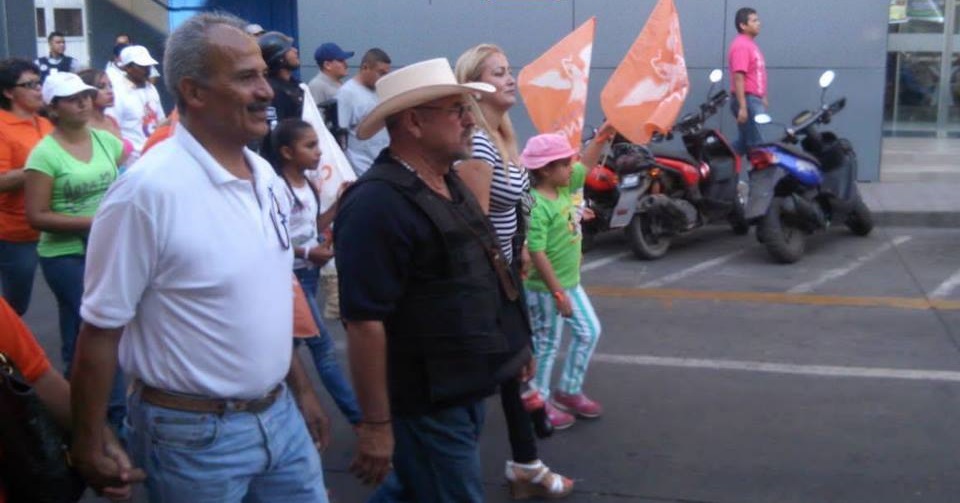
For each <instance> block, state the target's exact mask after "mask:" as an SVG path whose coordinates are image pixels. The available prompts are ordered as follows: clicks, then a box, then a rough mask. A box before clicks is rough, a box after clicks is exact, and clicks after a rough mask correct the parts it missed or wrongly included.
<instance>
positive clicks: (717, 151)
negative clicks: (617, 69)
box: [584, 70, 749, 260]
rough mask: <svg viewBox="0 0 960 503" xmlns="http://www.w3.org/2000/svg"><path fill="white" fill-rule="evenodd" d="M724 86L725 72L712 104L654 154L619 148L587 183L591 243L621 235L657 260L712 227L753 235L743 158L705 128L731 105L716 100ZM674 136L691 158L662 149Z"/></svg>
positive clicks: (623, 144) (688, 118)
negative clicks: (677, 242) (724, 224)
mask: <svg viewBox="0 0 960 503" xmlns="http://www.w3.org/2000/svg"><path fill="white" fill-rule="evenodd" d="M722 78H723V72H722V71H721V70H714V71H713V72H711V74H710V82H711V86H710V90H709V91H708V92H707V96H708V99H707V101H706V102H704V103H702V104H701V105H700V106H699V107H698V109H697V111H696V112H691V113H688V114H686V115H684V116H683V117H681V118H680V119H679V120H678V121H677V123H676V124H675V125H674V126H673V128H671V130H670V132H668V133H667V135H666V136H663V135H654V138H653V141H652V145H651V146H649V147H648V146H643V145H636V144H633V143H630V142H628V141H626V140H625V139H623V138H622V137H621V138H620V139H621V140H622V141H614V143H613V145H612V146H611V147H610V155H609V156H608V158H607V160H606V162H605V163H604V165H603V166H598V167H596V168H594V169H593V170H591V171H590V172H589V173H588V175H587V179H586V182H585V189H584V193H585V194H584V195H585V197H586V199H587V204H588V206H589V207H590V208H591V209H592V210H593V211H594V213H595V214H596V218H595V219H593V220H591V221H589V222H586V223H585V224H584V237H585V242H586V243H589V242H591V238H592V236H593V235H595V234H596V233H599V232H601V231H604V230H608V229H621V228H622V229H624V230H625V232H626V235H627V239H628V241H629V243H630V246H631V248H632V250H633V252H634V254H635V255H636V256H637V257H639V258H642V259H647V260H653V259H658V258H660V257H663V256H664V255H665V254H666V252H667V250H668V249H669V248H670V243H671V240H672V239H673V237H674V236H677V235H680V234H684V233H686V232H689V231H691V230H693V229H696V228H699V227H702V226H704V225H706V224H708V223H713V222H716V221H720V220H726V221H728V222H729V223H730V225H731V226H732V227H733V230H734V232H735V233H737V234H741V235H742V234H746V233H747V232H748V231H749V226H748V224H747V222H746V220H745V218H744V197H743V192H744V191H743V190H742V188H741V187H740V184H739V173H740V166H741V164H740V163H741V159H740V156H739V155H737V153H736V151H735V150H734V149H733V147H731V146H730V143H729V142H728V141H727V139H726V138H725V137H724V136H723V134H722V133H721V132H720V131H719V130H717V129H711V128H706V127H704V124H705V123H706V121H707V119H709V118H710V117H712V116H713V115H715V114H716V113H717V111H718V110H720V109H721V107H722V106H723V104H724V103H725V102H726V100H727V99H728V98H729V94H728V93H727V91H719V92H717V93H716V94H712V92H713V87H714V86H715V85H716V83H718V82H720V80H721V79H722ZM674 134H679V135H680V136H681V138H682V141H683V144H684V147H685V148H686V150H685V151H677V150H673V149H669V148H664V147H662V146H660V145H659V143H660V142H662V141H663V140H667V139H671V138H672V137H673V135H674Z"/></svg>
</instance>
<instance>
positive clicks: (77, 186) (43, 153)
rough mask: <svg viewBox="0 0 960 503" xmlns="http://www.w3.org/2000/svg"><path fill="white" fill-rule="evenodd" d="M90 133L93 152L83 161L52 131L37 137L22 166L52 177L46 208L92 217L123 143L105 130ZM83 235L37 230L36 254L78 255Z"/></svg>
mask: <svg viewBox="0 0 960 503" xmlns="http://www.w3.org/2000/svg"><path fill="white" fill-rule="evenodd" d="M90 134H91V141H92V143H93V145H92V148H93V156H92V157H91V158H90V162H87V163H84V162H80V161H78V160H77V159H76V158H75V157H73V156H72V155H70V153H69V152H67V151H66V150H64V149H63V147H61V146H60V144H59V143H58V142H57V140H55V139H53V136H52V135H48V136H47V137H45V138H44V139H42V140H40V143H37V146H36V147H34V149H33V151H32V152H30V157H29V158H28V159H27V164H26V169H28V170H33V171H39V172H41V173H44V174H46V175H49V176H50V177H51V178H53V191H52V193H51V194H50V210H51V211H53V212H54V213H60V214H63V215H69V216H79V217H92V216H93V214H94V213H96V211H97V207H98V206H100V200H101V199H103V195H104V194H105V193H106V192H107V188H108V187H110V184H111V183H113V181H114V180H116V179H117V163H118V162H119V161H120V156H121V155H122V154H123V143H121V142H120V140H119V139H117V137H116V136H113V134H111V133H109V132H107V131H100V130H96V129H91V130H90ZM84 239H85V236H84V235H81V234H73V233H65V232H41V233H40V243H38V244H37V255H39V256H41V257H60V256H63V255H82V254H83V253H84V242H83V241H84Z"/></svg>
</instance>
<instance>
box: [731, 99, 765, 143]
mask: <svg viewBox="0 0 960 503" xmlns="http://www.w3.org/2000/svg"><path fill="white" fill-rule="evenodd" d="M730 111H731V112H733V117H734V119H736V117H737V114H739V113H740V103H738V102H737V100H736V99H732V100H730ZM766 111H767V110H766V107H764V106H763V98H761V97H759V96H754V95H752V94H748V95H747V122H744V123H743V124H740V123H739V122H738V123H737V130H738V131H739V132H740V135H739V137H738V138H737V141H736V142H735V143H734V144H733V147H734V148H735V149H736V150H737V152H739V153H740V155H746V154H747V153H748V152H749V151H750V149H751V148H752V147H754V146H756V145H760V144H761V143H763V135H761V134H760V125H759V124H757V123H756V122H754V118H756V116H757V115H759V114H762V113H766Z"/></svg>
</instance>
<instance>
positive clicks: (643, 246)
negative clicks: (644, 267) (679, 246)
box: [626, 212, 670, 260]
mask: <svg viewBox="0 0 960 503" xmlns="http://www.w3.org/2000/svg"><path fill="white" fill-rule="evenodd" d="M658 227H659V225H657V222H656V218H655V217H653V216H651V215H650V214H649V213H645V212H644V213H637V214H636V215H634V216H633V220H631V221H630V225H628V226H627V229H626V231H627V240H628V241H629V242H630V248H632V249H633V254H634V255H636V256H637V258H641V259H644V260H656V259H658V258H660V257H663V256H664V255H666V253H667V249H668V248H670V238H668V237H664V236H660V235H658V232H657V231H658Z"/></svg>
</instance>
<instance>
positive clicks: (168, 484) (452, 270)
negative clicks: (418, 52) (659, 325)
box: [0, 12, 763, 502]
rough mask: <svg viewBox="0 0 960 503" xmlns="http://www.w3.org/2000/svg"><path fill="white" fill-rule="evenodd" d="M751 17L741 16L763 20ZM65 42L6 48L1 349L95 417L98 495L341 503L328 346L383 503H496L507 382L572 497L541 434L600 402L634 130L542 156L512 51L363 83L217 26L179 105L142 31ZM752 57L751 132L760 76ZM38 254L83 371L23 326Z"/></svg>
mask: <svg viewBox="0 0 960 503" xmlns="http://www.w3.org/2000/svg"><path fill="white" fill-rule="evenodd" d="M748 14H750V13H748ZM752 16H753V17H751V18H749V19H747V18H746V17H745V18H744V21H743V23H741V22H740V17H739V14H738V20H737V23H738V29H739V28H740V27H741V24H742V25H743V27H744V29H745V30H746V31H747V34H748V35H749V34H750V33H753V36H755V35H756V32H758V30H759V22H758V21H756V20H755V18H756V15H755V12H753V13H752ZM750 30H753V31H752V32H751V31H750ZM49 41H50V54H49V56H48V57H43V58H40V59H38V60H37V61H35V62H30V61H28V60H24V59H20V58H10V59H6V60H2V61H0V284H2V293H3V300H0V354H3V355H6V357H7V358H9V359H10V360H12V361H13V363H14V364H15V365H16V366H17V367H18V368H19V370H20V371H21V372H22V373H23V375H24V376H25V377H26V378H27V379H28V380H29V381H31V382H32V383H33V386H34V387H35V388H36V390H37V392H38V395H39V396H40V398H41V400H42V401H43V402H44V403H45V404H46V405H47V406H48V408H49V409H50V411H51V412H52V413H53V415H54V416H56V418H57V420H58V421H59V422H60V423H61V424H63V425H64V426H65V427H67V428H69V429H70V430H72V446H71V454H72V456H71V458H72V462H73V465H74V466H75V467H76V469H77V470H78V471H79V472H80V473H81V474H82V475H83V477H84V478H85V480H86V481H87V483H88V484H89V485H90V486H91V487H92V488H94V489H95V490H97V491H98V492H99V493H100V494H103V495H105V496H108V497H111V498H117V499H119V498H123V497H126V496H128V495H129V493H130V488H131V486H132V485H133V484H137V483H141V482H143V483H144V485H145V487H146V492H147V494H148V495H149V498H150V500H151V501H174V502H179V501H241V500H242V501H247V500H248V499H249V498H252V499H253V500H257V501H304V502H308V501H309V502H323V501H327V498H328V494H327V490H326V488H325V485H324V478H323V470H322V463H321V456H320V452H321V451H322V449H323V448H324V447H325V446H326V445H327V444H328V442H329V440H330V439H329V419H328V417H327V416H326V414H325V412H324V411H323V409H322V407H321V406H320V402H319V400H318V397H317V395H316V390H315V389H314V388H313V386H312V385H311V381H310V379H309V377H308V374H307V373H306V371H305V369H304V368H303V367H302V364H301V362H300V360H299V359H298V358H297V357H296V351H297V348H298V347H301V346H305V347H306V348H307V350H308V351H309V353H310V355H311V356H312V357H313V358H312V359H313V363H314V365H315V366H316V369H317V372H318V374H319V376H320V378H321V382H322V384H323V386H324V388H325V389H326V390H327V391H328V392H329V393H330V395H331V396H332V398H333V400H334V402H335V403H336V405H337V408H338V409H339V410H340V412H341V413H342V415H343V417H344V418H345V419H346V420H347V421H348V422H349V423H350V425H351V426H352V427H353V431H354V433H355V435H356V445H357V454H356V457H355V459H354V461H353V463H352V465H351V470H352V471H353V472H354V473H355V474H356V475H357V476H358V477H359V478H360V479H362V480H363V481H364V482H367V483H370V484H377V485H379V487H378V489H377V491H376V492H375V493H374V495H373V497H372V499H371V501H416V502H449V501H458V502H460V501H463V502H466V501H483V484H482V478H481V470H480V461H479V451H478V444H479V440H480V436H481V431H482V428H483V421H484V417H485V409H484V404H485V401H486V399H487V397H489V396H491V395H493V394H495V393H497V392H499V395H500V402H501V405H502V409H503V413H504V416H505V418H506V424H507V430H508V437H509V438H508V441H509V444H510V447H511V459H509V460H507V461H506V464H505V472H504V474H505V477H506V480H507V481H508V485H509V488H510V491H511V494H512V496H513V497H515V498H518V499H526V498H531V497H537V498H562V497H564V496H567V495H569V494H570V493H571V492H572V491H573V488H574V483H573V481H572V480H571V479H570V478H569V477H565V476H562V475H560V474H558V473H556V472H554V471H552V470H551V469H550V468H548V466H547V465H546V464H545V463H544V462H543V460H541V459H540V456H539V454H538V451H537V438H538V436H545V435H547V434H549V432H550V431H552V430H562V429H565V428H569V427H570V426H572V425H573V424H574V423H575V422H576V421H577V420H578V419H592V418H597V417H599V416H601V415H602V414H603V407H602V405H601V404H600V403H599V402H597V401H596V400H594V399H592V398H590V397H589V396H588V395H587V394H586V393H585V392H584V382H585V380H586V375H587V372H588V368H589V364H590V360H591V356H592V354H593V351H594V349H595V348H596V346H597V342H598V340H599V337H600V334H601V323H600V321H599V318H598V316H597V314H596V312H595V310H594V308H593V306H592V304H591V302H590V299H589V297H588V296H587V294H586V292H585V291H584V289H583V288H582V287H581V285H580V265H581V258H582V257H581V242H580V239H581V231H580V224H581V221H582V220H583V219H589V218H591V217H592V214H591V212H590V210H589V208H584V207H583V205H582V204H581V201H582V199H583V198H582V190H583V183H584V178H585V175H586V172H587V169H588V167H591V166H594V165H596V163H597V162H598V161H599V159H600V155H601V151H602V149H603V148H604V146H605V144H606V142H607V141H608V140H609V139H610V138H612V137H613V136H614V135H615V133H616V132H615V131H614V130H613V129H612V128H611V127H610V126H609V125H604V126H603V127H601V129H600V130H599V131H598V133H597V134H596V135H595V137H594V139H593V140H591V141H590V142H589V143H588V144H587V146H586V147H585V148H584V150H583V152H579V151H578V149H576V148H574V147H572V146H571V145H570V143H569V142H568V140H567V139H566V137H564V136H562V135H560V134H542V135H537V136H534V137H532V138H530V139H529V140H528V141H527V142H526V144H525V146H524V148H522V149H521V148H520V141H519V140H518V138H517V134H516V132H515V131H514V128H513V125H512V122H511V120H510V112H511V110H512V109H513V107H514V106H515V105H516V103H517V85H516V81H515V79H514V77H513V75H512V72H511V66H510V63H509V60H508V58H507V55H506V53H505V52H504V51H503V50H502V49H501V48H499V47H497V46H496V45H492V44H481V45H477V46H475V47H472V48H469V49H467V50H466V51H465V52H464V53H463V54H462V55H461V56H460V57H459V58H458V60H457V61H456V64H455V66H451V64H450V62H449V61H447V60H446V59H443V58H439V59H431V60H427V61H422V62H419V63H414V64H410V65H407V66H404V67H402V68H399V69H396V70H394V69H393V68H392V66H391V65H392V61H391V59H390V57H389V56H388V55H387V53H386V52H385V51H384V50H382V49H379V48H372V49H370V50H368V51H366V53H364V55H363V56H362V59H361V61H360V64H359V69H358V71H357V73H356V74H355V75H354V76H353V77H352V78H349V79H348V78H347V77H348V73H349V65H348V60H349V59H351V58H352V57H353V56H354V54H355V53H354V52H353V51H346V50H344V49H342V48H341V47H340V46H339V45H337V44H336V43H333V42H327V43H324V44H322V45H320V46H319V47H318V48H317V49H316V51H315V52H314V58H315V60H316V62H317V65H318V68H319V73H318V74H317V76H316V77H315V78H314V79H313V80H311V81H310V83H309V85H307V84H303V83H301V82H300V81H299V80H298V78H297V75H298V72H297V70H298V68H299V66H300V59H299V51H298V49H297V48H296V45H295V41H294V40H293V39H292V38H290V37H288V36H287V35H285V34H283V33H279V32H270V31H265V30H264V29H263V28H262V27H261V26H259V25H251V24H247V23H246V22H244V21H242V20H240V19H238V18H236V17H233V16H231V15H229V14H225V13H205V14H199V15H197V16H194V17H192V18H190V19H189V20H187V21H186V22H184V23H183V24H182V25H181V26H180V27H179V28H177V29H176V30H175V31H174V32H173V33H171V35H170V37H169V39H168V41H167V45H166V49H165V51H164V61H163V64H162V67H161V68H160V70H162V78H163V79H164V83H165V85H166V87H167V89H168V90H169V92H170V93H171V94H172V95H173V96H174V97H175V100H176V109H175V110H171V112H172V113H171V114H170V117H169V118H168V117H167V115H166V113H165V110H164V108H163V106H162V104H161V101H160V97H159V93H158V91H157V88H156V84H155V82H156V79H157V77H158V76H160V71H159V70H158V69H157V66H159V65H160V62H158V61H157V60H155V59H154V58H153V56H152V55H151V54H150V52H149V51H148V50H147V49H146V48H145V47H143V46H139V45H133V44H131V43H130V40H129V37H128V36H126V35H121V36H119V37H118V39H117V44H116V46H115V48H114V51H113V56H114V57H113V59H112V60H111V61H110V63H108V65H107V68H106V69H105V70H103V71H101V70H98V69H84V70H80V69H79V68H78V65H77V63H76V60H74V59H72V58H70V57H68V56H66V55H65V54H64V52H65V48H64V43H63V36H62V35H61V34H58V33H56V32H54V33H52V34H51V35H50V37H49ZM749 42H752V39H751V40H743V43H742V44H741V45H744V46H746V47H747V48H748V49H750V50H752V49H751V48H752V47H753V46H749ZM751 54H753V53H751ZM756 54H759V52H758V51H756ZM751 58H752V59H750V58H745V59H744V61H743V62H740V61H739V60H738V64H739V65H741V66H743V67H744V70H743V73H747V74H748V78H747V80H746V82H747V84H746V86H744V84H743V82H742V80H738V81H737V87H736V90H737V91H738V98H739V102H738V103H737V104H736V106H735V107H734V110H733V112H734V114H736V115H737V116H738V120H739V119H740V118H741V116H743V115H744V112H743V110H744V109H746V108H749V111H750V114H753V113H755V112H756V110H757V107H756V106H754V105H755V103H754V101H756V102H758V103H759V101H760V100H759V99H757V100H754V99H753V94H751V93H757V92H761V91H762V89H763V86H762V85H761V86H760V88H759V89H760V91H758V88H757V83H756V81H755V79H752V78H750V75H753V74H751V73H750V72H752V71H754V70H753V68H754V67H755V66H756V57H755V56H751ZM759 62H760V63H759V64H760V66H761V70H762V57H761V59H760V60H759ZM750 65H753V66H750ZM748 67H749V68H750V69H748ZM305 93H310V94H311V96H310V97H309V99H307V96H306V95H305ZM331 100H334V101H335V103H336V108H335V110H337V111H338V112H337V114H338V117H337V122H338V123H339V125H340V126H341V127H343V128H345V129H346V130H347V132H348V135H347V139H346V145H345V153H346V157H347V158H348V159H349V161H350V164H351V167H352V168H353V170H354V171H355V173H356V174H357V175H358V176H359V178H358V179H357V181H356V182H353V183H344V184H343V185H342V186H341V187H339V190H338V191H337V197H336V200H333V201H322V200H321V197H320V190H319V187H318V186H317V180H318V178H317V177H316V171H317V168H318V164H319V161H320V158H321V147H320V139H319V138H320V137H319V135H318V130H317V129H316V126H315V125H312V124H311V123H310V122H307V121H305V120H303V112H304V110H303V109H304V106H305V103H317V104H321V105H322V104H326V103H330V101H331ZM744 103H746V105H747V106H743V104H744ZM324 110H331V109H330V108H324ZM334 148H335V147H334ZM38 264H39V267H40V269H41V271H42V274H43V277H44V279H45V280H46V282H47V284H48V285H49V287H50V290H51V291H52V292H53V294H54V297H55V298H56V302H57V308H58V316H59V326H60V342H61V348H62V350H61V355H60V357H61V359H62V368H63V369H64V375H65V376H66V377H68V378H69V379H70V383H69V386H68V385H67V382H66V381H65V380H64V379H63V377H61V376H60V375H59V374H57V373H56V372H55V371H53V370H51V367H50V364H49V362H47V360H46V357H45V356H44V355H43V353H42V351H41V350H40V349H39V347H38V346H37V344H36V341H35V340H34V339H33V336H32V335H31V334H30V333H29V330H28V329H27V328H26V327H25V325H23V323H22V321H21V320H20V316H23V314H24V313H25V312H26V311H27V309H28V308H29V305H30V300H31V296H32V291H31V289H32V285H33V278H34V274H35V269H36V268H37V265H38ZM318 290H320V291H322V294H321V293H320V292H318ZM321 299H325V305H324V306H321ZM331 320H333V321H339V322H342V323H343V326H344V327H345V330H346V334H347V342H348V346H347V347H348V350H347V356H348V359H349V367H350V371H351V375H352V379H348V378H347V376H346V374H345V373H344V371H343V369H342V367H341V365H340V363H339V362H338V360H337V356H336V350H335V347H336V345H335V342H334V340H333V336H332V334H331V332H330V330H329V329H328V327H327V323H329V322H330V321H331ZM565 326H569V327H570V329H571V332H572V340H571V342H570V344H569V348H568V351H567V355H566V358H565V361H564V362H563V368H562V374H561V377H560V379H559V382H558V383H557V384H556V387H555V388H554V387H553V386H552V384H551V382H552V379H551V376H552V373H553V364H554V360H555V359H556V357H557V354H558V351H559V348H560V347H561V339H562V334H563V332H564V327H565ZM71 404H72V406H71ZM541 408H542V409H543V413H544V414H543V416H542V417H544V418H545V421H546V423H547V424H546V425H535V424H534V421H533V420H532V419H531V412H532V411H533V410H535V409H541ZM535 426H543V427H544V428H537V427H535ZM121 445H123V446H125V449H124V448H123V447H122V446H121ZM2 455H3V454H2V452H0V456H2ZM2 500H3V486H2V481H0V501H2Z"/></svg>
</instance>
